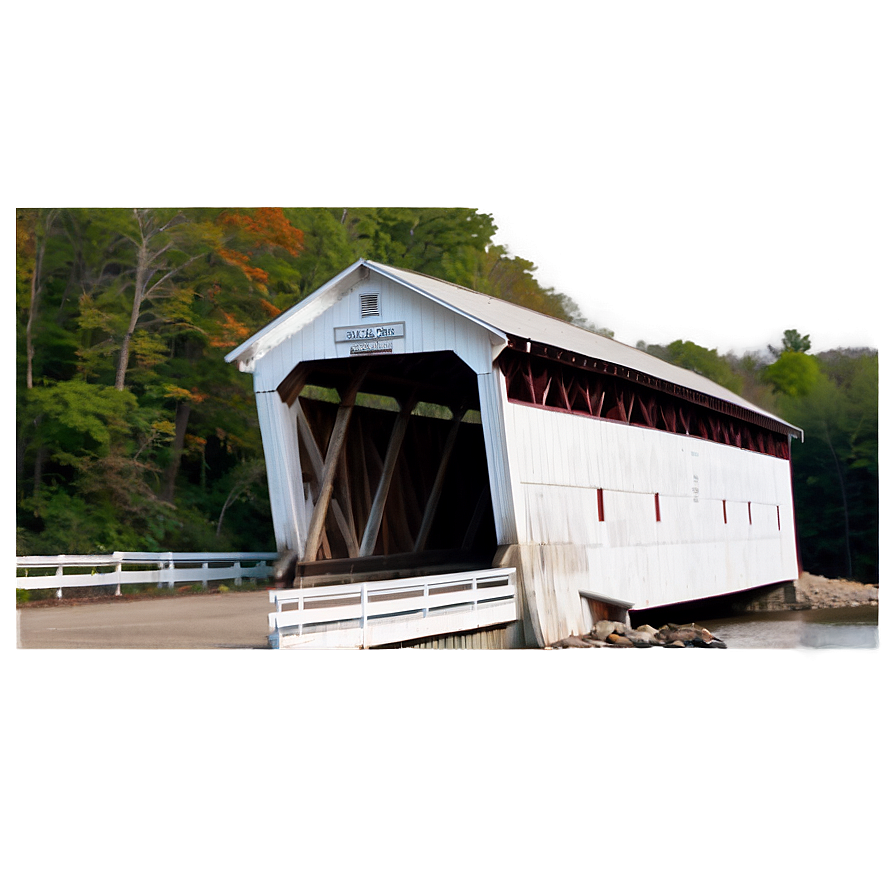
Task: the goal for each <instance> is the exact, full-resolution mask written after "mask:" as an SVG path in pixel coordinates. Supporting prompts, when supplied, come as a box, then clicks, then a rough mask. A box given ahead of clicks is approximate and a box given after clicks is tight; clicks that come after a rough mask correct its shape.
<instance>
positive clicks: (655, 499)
mask: <svg viewBox="0 0 896 896" xmlns="http://www.w3.org/2000/svg"><path fill="white" fill-rule="evenodd" d="M653 506H654V508H655V509H656V521H657V522H660V495H659V492H654V493H653Z"/></svg>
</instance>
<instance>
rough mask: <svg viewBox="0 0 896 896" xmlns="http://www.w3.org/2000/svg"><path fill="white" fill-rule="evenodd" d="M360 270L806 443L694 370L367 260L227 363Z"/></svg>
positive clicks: (289, 325) (310, 314) (289, 326)
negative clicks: (728, 408) (723, 406)
mask: <svg viewBox="0 0 896 896" xmlns="http://www.w3.org/2000/svg"><path fill="white" fill-rule="evenodd" d="M362 268H366V269H368V270H369V271H371V272H375V273H377V274H380V275H381V276H384V277H387V278H389V279H391V280H393V281H395V282H396V283H399V284H403V285H404V286H406V287H407V288H409V289H411V290H413V291H415V292H417V293H419V294H420V295H423V296H425V297H427V298H429V299H430V300H432V301H435V302H437V303H439V304H440V305H443V306H445V307H448V308H450V309H452V310H454V311H455V312H457V313H459V314H461V315H463V316H464V317H466V318H468V319H469V320H471V321H473V322H474V323H477V324H479V325H480V326H482V327H484V328H485V329H486V330H488V331H490V333H491V334H493V337H494V336H497V337H499V338H500V339H501V340H502V341H504V342H505V344H509V343H510V342H511V341H513V342H514V343H516V344H519V343H522V342H526V343H530V344H532V343H535V344H538V345H542V346H551V347H553V348H556V349H559V350H561V351H564V352H566V353H569V354H570V355H572V356H576V357H585V358H590V359H595V360H600V361H603V362H607V363H609V364H612V365H616V366H618V367H622V368H625V369H626V370H629V371H634V372H637V373H640V374H644V375H645V376H647V377H649V378H651V379H654V380H658V381H661V382H663V383H668V384H671V385H673V386H678V387H680V388H682V389H684V390H689V391H692V392H696V393H699V394H700V395H705V396H708V397H709V398H714V399H717V400H719V401H722V402H727V403H728V404H731V405H734V406H735V407H738V408H741V409H742V410H744V411H748V412H750V413H751V414H756V415H759V416H760V417H764V418H767V419H768V420H770V421H775V422H776V423H777V424H778V427H781V428H783V429H785V430H786V431H788V432H790V433H791V434H792V435H798V436H800V437H802V431H801V430H800V429H798V428H797V427H795V426H793V425H792V424H790V423H788V422H787V421H786V420H782V419H781V418H780V417H776V416H775V415H774V414H770V413H769V412H768V411H766V410H764V409H762V408H760V407H758V406H756V405H754V404H752V403H751V402H749V401H747V400H746V399H744V398H742V397H741V396H740V395H738V394H737V393H735V392H732V391H731V390H729V389H726V388H724V387H723V386H720V385H719V384H718V383H716V382H714V381H713V380H710V379H707V378H706V377H704V376H701V375H700V374H698V373H695V372H694V371H692V370H687V369H685V368H683V367H677V366H676V365H674V364H669V363H668V362H666V361H663V360H661V359H659V358H656V357H654V356H653V355H650V354H648V353H647V352H642V351H640V350H639V349H636V348H633V347H632V346H630V345H625V344H624V343H622V342H617V341H616V340H615V339H611V338H609V337H607V336H601V335H599V334H597V333H593V332H591V331H590V330H586V329H583V328H582V327H577V326H575V325H573V324H569V323H566V322H565V321H561V320H557V319H556V318H553V317H550V316H548V315H545V314H541V313H539V312H537V311H533V310H532V309H530V308H525V307H523V306H521V305H516V304H514V303H512V302H507V301H504V300H503V299H498V298H495V297H494V296H489V295H486V294H484V293H480V292H476V291H475V290H472V289H468V288H466V287H463V286H458V285H457V284H455V283H449V282H448V281H446V280H440V279H438V278H437V277H430V276H428V275H426V274H419V273H417V272H415V271H408V270H404V269H402V268H396V267H392V266H391V265H386V264H381V263H379V262H373V261H368V260H366V259H363V258H362V259H359V260H358V261H356V262H355V263H354V264H353V265H351V266H350V267H348V268H346V269H345V270H344V271H342V272H341V273H340V274H337V275H336V276H335V277H334V278H332V279H331V280H330V281H328V282H327V283H325V284H324V285H323V286H321V287H320V288H319V289H317V290H315V292H313V293H312V294H311V295H310V296H308V298H306V299H305V300H303V301H302V302H299V303H298V304H297V305H295V306H293V307H292V308H290V309H288V310H287V311H285V312H283V314H281V315H280V316H279V317H277V318H275V319H274V320H272V321H271V322H270V323H269V324H267V325H266V326H265V327H263V328H262V329H261V330H259V332H258V333H256V334H255V335H254V336H252V337H250V338H249V339H248V340H246V341H245V342H244V343H243V344H242V345H240V346H238V347H237V348H235V349H234V350H233V351H231V352H230V353H229V354H228V355H227V356H226V359H225V360H227V361H228V362H233V361H237V362H238V363H239V364H240V367H241V369H249V367H248V366H247V365H251V361H252V360H253V359H254V358H257V357H260V356H261V355H262V354H265V353H266V352H267V351H269V350H270V349H271V348H273V347H274V346H275V345H277V344H278V343H280V342H282V341H283V340H284V339H286V338H288V337H289V336H290V335H292V334H293V333H295V332H297V331H298V330H299V329H301V328H302V327H304V326H307V325H308V324H309V323H310V322H311V321H312V320H313V319H314V318H315V317H316V316H317V314H319V313H320V312H321V311H322V310H323V308H319V309H318V307H317V306H319V305H321V304H324V307H328V306H329V304H331V303H332V301H334V300H336V298H337V296H336V293H338V291H339V288H340V287H344V286H345V285H346V281H348V282H349V283H350V282H352V281H355V280H356V279H357V278H358V277H359V274H360V272H361V269H362ZM328 299H329V301H328ZM778 427H775V428H778Z"/></svg>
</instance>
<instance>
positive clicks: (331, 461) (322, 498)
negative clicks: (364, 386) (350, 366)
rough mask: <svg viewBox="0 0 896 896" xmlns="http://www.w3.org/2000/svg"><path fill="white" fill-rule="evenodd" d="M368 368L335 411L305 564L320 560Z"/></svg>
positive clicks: (353, 384) (310, 526) (357, 376)
mask: <svg viewBox="0 0 896 896" xmlns="http://www.w3.org/2000/svg"><path fill="white" fill-rule="evenodd" d="M368 366H369V365H365V366H364V367H362V368H361V369H360V370H359V371H358V373H357V374H356V375H355V378H354V379H353V380H352V382H351V384H350V385H349V387H348V389H346V391H345V393H344V394H343V395H342V401H341V403H340V405H339V410H338V411H337V412H336V423H335V425H334V426H333V432H332V433H331V434H330V444H329V445H327V457H326V460H325V461H324V467H323V470H322V472H321V482H320V494H319V495H318V497H317V503H316V504H315V505H314V513H313V514H312V515H311V523H310V525H309V526H308V540H307V542H306V544H305V557H304V562H305V563H310V562H311V561H312V560H315V559H316V558H317V551H318V548H319V547H320V541H321V536H322V535H323V531H324V522H325V521H326V519H327V510H328V509H329V506H330V496H331V495H332V494H333V481H334V479H335V478H336V469H337V467H338V465H339V456H340V454H341V453H342V449H343V446H344V445H345V434H346V433H347V432H348V424H349V421H350V420H351V416H352V410H353V408H354V406H355V398H356V397H357V395H358V390H359V389H360V388H361V383H362V382H363V380H364V376H365V374H366V373H367V369H368Z"/></svg>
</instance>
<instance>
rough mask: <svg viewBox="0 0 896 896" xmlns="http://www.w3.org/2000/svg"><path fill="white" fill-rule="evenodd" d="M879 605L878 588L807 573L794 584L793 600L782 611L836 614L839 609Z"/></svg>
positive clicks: (782, 607)
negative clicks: (829, 611)
mask: <svg viewBox="0 0 896 896" xmlns="http://www.w3.org/2000/svg"><path fill="white" fill-rule="evenodd" d="M877 605H878V586H877V585H863V584H862V583H861V582H850V581H849V580H847V579H826V578H825V577H824V576H815V575H812V574H811V573H808V572H804V573H803V574H802V575H801V576H800V577H799V579H797V581H796V582H795V583H794V599H793V600H791V601H784V602H783V603H782V605H781V607H780V609H782V610H833V609H836V608H837V607H861V606H877Z"/></svg>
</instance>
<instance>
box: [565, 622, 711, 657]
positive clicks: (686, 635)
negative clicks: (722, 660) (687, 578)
mask: <svg viewBox="0 0 896 896" xmlns="http://www.w3.org/2000/svg"><path fill="white" fill-rule="evenodd" d="M549 646H550V648H551V649H554V650H557V649H561V650H562V649H563V648H566V647H726V646H727V645H726V644H725V642H724V641H720V640H719V639H718V638H716V637H715V636H714V635H713V633H712V632H710V631H708V630H707V629H705V628H701V627H700V626H699V625H694V624H691V625H664V626H662V627H660V628H654V627H653V626H652V625H639V626H638V627H637V628H634V629H633V628H631V627H629V626H627V625H625V624H624V623H622V622H598V623H597V624H596V625H595V626H594V628H592V629H591V631H590V632H589V633H588V634H587V635H583V636H582V637H581V638H580V637H578V636H577V635H570V636H569V637H568V638H564V639H563V640H562V641H555V642H554V643H553V644H551V645H549Z"/></svg>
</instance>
